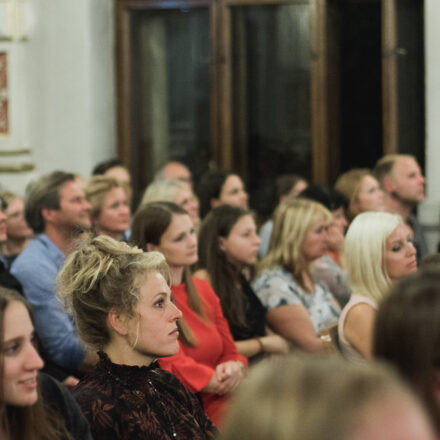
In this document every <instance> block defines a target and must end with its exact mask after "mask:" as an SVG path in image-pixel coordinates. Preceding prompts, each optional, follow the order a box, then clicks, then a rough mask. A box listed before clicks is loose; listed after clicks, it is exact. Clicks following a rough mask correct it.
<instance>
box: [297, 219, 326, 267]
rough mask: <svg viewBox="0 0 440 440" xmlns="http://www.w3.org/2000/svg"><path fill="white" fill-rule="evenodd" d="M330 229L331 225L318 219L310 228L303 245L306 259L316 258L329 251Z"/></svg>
mask: <svg viewBox="0 0 440 440" xmlns="http://www.w3.org/2000/svg"><path fill="white" fill-rule="evenodd" d="M328 229H329V225H328V223H326V222H324V221H318V222H316V223H314V224H312V226H311V227H310V228H309V230H308V232H307V233H306V236H305V237H304V240H303V242H302V245H301V252H302V254H303V256H304V258H305V260H306V261H308V262H311V261H313V260H316V259H317V258H320V257H322V256H323V255H325V254H326V253H327V252H328V250H329V249H328V245H329V235H328Z"/></svg>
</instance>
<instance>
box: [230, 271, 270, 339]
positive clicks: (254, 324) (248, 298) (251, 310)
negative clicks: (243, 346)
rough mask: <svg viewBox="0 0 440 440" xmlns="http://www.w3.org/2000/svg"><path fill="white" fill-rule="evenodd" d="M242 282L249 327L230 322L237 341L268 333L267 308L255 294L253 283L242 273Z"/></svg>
mask: <svg viewBox="0 0 440 440" xmlns="http://www.w3.org/2000/svg"><path fill="white" fill-rule="evenodd" d="M240 284H241V288H242V291H243V293H244V313H245V316H246V323H247V327H238V326H235V325H233V324H231V323H229V327H230V329H231V333H232V336H233V338H234V340H235V341H243V340H245V339H252V338H257V337H260V336H264V335H265V333H266V331H265V323H266V309H265V308H264V306H263V304H261V301H260V300H259V299H258V297H257V296H256V295H255V292H254V291H253V289H252V287H251V285H250V284H249V283H248V281H247V280H246V278H245V277H244V276H242V275H240Z"/></svg>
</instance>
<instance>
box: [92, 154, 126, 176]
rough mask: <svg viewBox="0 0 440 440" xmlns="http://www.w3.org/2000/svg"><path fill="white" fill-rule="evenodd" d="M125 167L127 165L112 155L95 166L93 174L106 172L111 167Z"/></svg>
mask: <svg viewBox="0 0 440 440" xmlns="http://www.w3.org/2000/svg"><path fill="white" fill-rule="evenodd" d="M116 167H123V168H125V165H124V164H123V162H122V161H121V159H119V158H118V157H112V158H111V159H108V160H105V161H104V162H100V163H98V164H97V165H96V166H95V168H93V171H92V176H98V175H101V174H105V173H106V172H107V171H108V170H110V169H111V168H116Z"/></svg>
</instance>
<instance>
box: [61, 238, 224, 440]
mask: <svg viewBox="0 0 440 440" xmlns="http://www.w3.org/2000/svg"><path fill="white" fill-rule="evenodd" d="M57 281H58V294H59V297H60V298H61V299H62V301H63V302H64V304H65V306H66V307H67V308H68V309H69V310H70V311H71V312H72V314H73V316H74V319H75V323H76V325H77V328H78V332H79V334H80V336H81V338H82V340H83V341H84V342H85V343H86V344H88V345H89V346H91V347H93V348H95V349H96V350H99V352H98V354H99V357H100V361H99V363H98V364H97V366H96V368H95V370H94V371H93V372H91V373H89V374H88V375H87V376H85V377H83V378H82V379H81V381H80V383H79V384H78V385H77V387H76V388H75V389H74V395H75V397H76V399H77V400H78V403H79V405H80V407H81V409H82V411H83V412H84V414H85V415H86V417H87V418H88V419H89V422H90V425H91V428H92V433H93V437H94V439H95V440H99V439H102V440H104V439H105V440H108V439H124V440H128V439H133V440H135V439H136V440H137V439H175V438H181V439H188V440H189V439H207V438H213V437H214V435H215V433H216V429H215V428H214V426H213V425H212V423H211V422H210V420H209V419H208V418H207V417H206V415H205V414H204V412H203V409H202V407H201V405H200V402H199V401H198V399H197V398H196V397H195V396H194V395H192V394H191V393H190V392H189V391H188V390H187V389H186V388H185V387H184V386H183V385H182V384H181V383H180V382H179V381H178V380H177V378H176V377H175V376H173V375H172V374H170V373H168V372H167V371H164V370H162V369H160V367H159V365H158V364H157V362H156V359H157V358H158V357H160V356H171V355H174V354H176V353H177V352H178V350H179V344H178V341H177V340H178V337H179V331H178V327H177V321H178V319H179V318H180V317H181V316H182V314H181V312H180V311H179V309H178V308H177V307H176V306H175V304H174V302H173V301H172V299H171V290H170V287H169V282H170V273H169V268H168V266H167V264H166V262H165V259H164V257H163V255H161V254H159V253H158V252H151V253H148V254H147V253H145V252H142V251H141V250H140V249H137V248H131V247H130V246H128V245H127V244H125V243H121V242H117V241H115V240H113V239H112V238H110V237H107V236H99V237H96V238H94V239H93V240H91V241H90V243H86V244H84V245H83V246H82V247H81V248H80V249H79V250H77V251H74V252H73V253H72V254H70V256H69V257H68V258H67V260H66V262H65V264H64V265H63V267H62V268H61V270H60V272H59V275H58V279H57Z"/></svg>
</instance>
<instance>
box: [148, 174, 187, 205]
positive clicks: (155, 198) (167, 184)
mask: <svg viewBox="0 0 440 440" xmlns="http://www.w3.org/2000/svg"><path fill="white" fill-rule="evenodd" d="M180 189H184V190H186V191H191V188H190V187H189V185H188V184H187V183H186V182H183V181H182V180H178V179H166V180H157V181H154V182H152V183H150V184H149V185H148V186H147V188H146V189H145V192H144V195H143V196H142V200H141V203H140V206H142V205H145V204H147V203H151V202H162V201H164V202H174V203H176V200H177V191H178V190H180Z"/></svg>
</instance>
